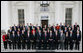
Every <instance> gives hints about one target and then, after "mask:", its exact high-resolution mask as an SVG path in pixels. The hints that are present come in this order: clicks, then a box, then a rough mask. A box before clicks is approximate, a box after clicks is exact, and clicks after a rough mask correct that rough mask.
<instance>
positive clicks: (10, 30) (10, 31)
mask: <svg viewBox="0 0 83 53" xmlns="http://www.w3.org/2000/svg"><path fill="white" fill-rule="evenodd" d="M8 32H9V33H10V35H11V34H12V27H10V29H9V30H8Z"/></svg>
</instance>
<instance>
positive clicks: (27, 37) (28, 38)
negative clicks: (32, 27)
mask: <svg viewBox="0 0 83 53" xmlns="http://www.w3.org/2000/svg"><path fill="white" fill-rule="evenodd" d="M30 36H31V34H30V33H29V35H28V33H27V35H26V40H27V41H30Z"/></svg>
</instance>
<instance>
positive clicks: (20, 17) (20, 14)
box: [18, 9, 24, 24]
mask: <svg viewBox="0 0 83 53" xmlns="http://www.w3.org/2000/svg"><path fill="white" fill-rule="evenodd" d="M18 20H19V24H23V23H24V9H18Z"/></svg>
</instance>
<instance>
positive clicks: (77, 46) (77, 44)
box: [75, 41, 80, 50]
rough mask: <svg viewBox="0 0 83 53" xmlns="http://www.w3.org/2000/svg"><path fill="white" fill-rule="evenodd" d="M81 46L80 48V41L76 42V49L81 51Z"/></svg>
mask: <svg viewBox="0 0 83 53" xmlns="http://www.w3.org/2000/svg"><path fill="white" fill-rule="evenodd" d="M79 46H80V42H79V41H76V44H75V49H78V50H79Z"/></svg>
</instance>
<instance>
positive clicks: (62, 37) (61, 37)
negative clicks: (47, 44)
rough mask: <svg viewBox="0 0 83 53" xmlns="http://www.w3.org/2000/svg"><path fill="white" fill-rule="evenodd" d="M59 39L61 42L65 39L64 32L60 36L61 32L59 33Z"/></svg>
mask: <svg viewBox="0 0 83 53" xmlns="http://www.w3.org/2000/svg"><path fill="white" fill-rule="evenodd" d="M60 41H61V42H64V41H65V34H62V36H61V34H60Z"/></svg>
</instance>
